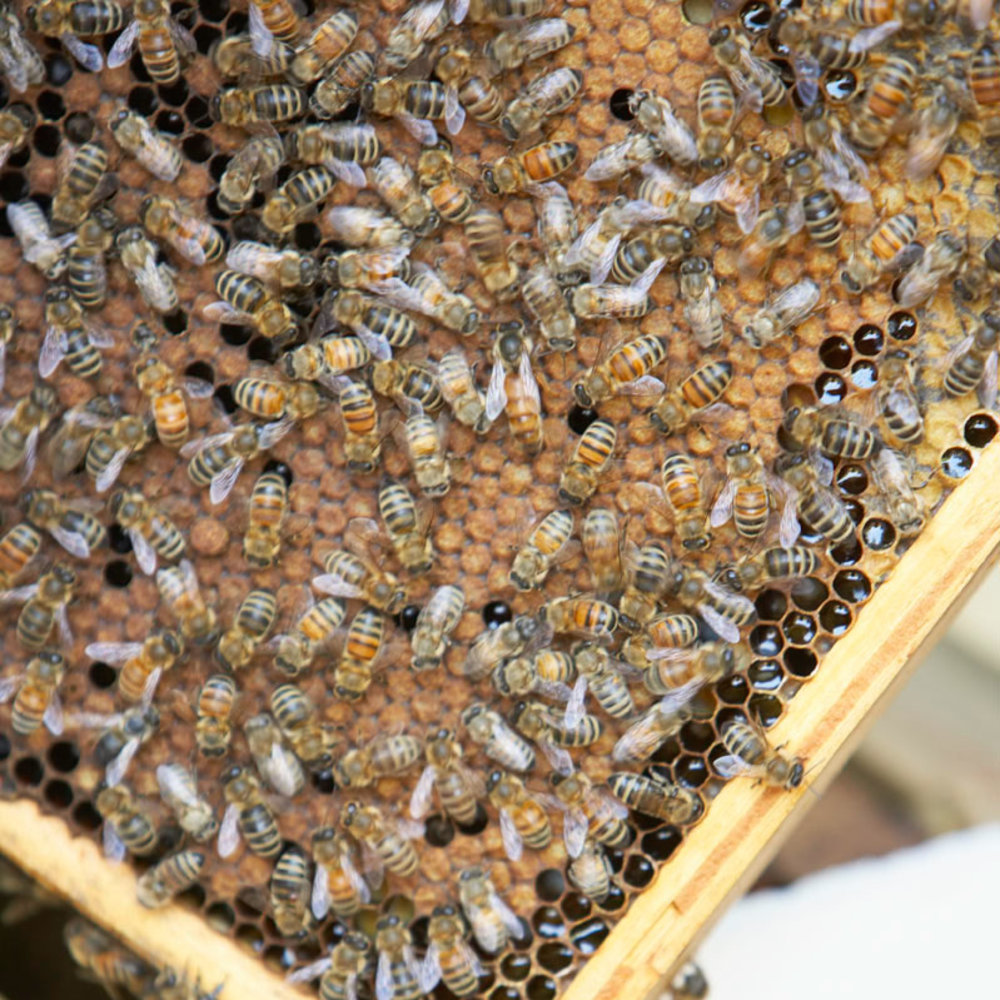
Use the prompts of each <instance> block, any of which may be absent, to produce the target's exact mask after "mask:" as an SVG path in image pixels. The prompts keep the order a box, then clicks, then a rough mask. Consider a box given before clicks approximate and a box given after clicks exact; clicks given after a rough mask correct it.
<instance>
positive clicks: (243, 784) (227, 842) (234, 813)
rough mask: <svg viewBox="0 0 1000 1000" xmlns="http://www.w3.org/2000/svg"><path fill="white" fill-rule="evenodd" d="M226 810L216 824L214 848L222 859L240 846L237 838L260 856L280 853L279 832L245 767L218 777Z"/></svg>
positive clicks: (232, 769)
mask: <svg viewBox="0 0 1000 1000" xmlns="http://www.w3.org/2000/svg"><path fill="white" fill-rule="evenodd" d="M221 780H222V793H223V795H224V796H225V799H226V803H227V805H226V811H225V812H224V813H223V815H222V823H221V824H220V826H219V839H218V843H217V846H216V849H217V850H218V852H219V857H220V858H222V859H225V858H228V857H229V856H230V855H232V854H233V853H234V852H235V850H236V848H237V847H239V843H240V837H241V835H242V837H243V839H244V840H245V841H246V842H247V847H249V848H250V850H251V851H253V853H254V854H256V855H259V856H260V857H262V858H273V857H276V856H277V855H278V854H280V853H281V846H282V841H281V832H280V830H279V829H278V822H277V819H276V818H275V815H274V812H273V811H272V809H271V807H270V806H269V805H268V804H267V802H266V801H265V800H264V797H263V795H261V790H260V785H259V784H258V783H257V779H256V778H255V777H254V776H253V775H252V774H251V773H250V772H249V771H247V770H245V769H244V768H242V767H239V766H238V765H234V766H233V767H231V768H229V769H228V770H226V771H224V772H223V773H222V776H221Z"/></svg>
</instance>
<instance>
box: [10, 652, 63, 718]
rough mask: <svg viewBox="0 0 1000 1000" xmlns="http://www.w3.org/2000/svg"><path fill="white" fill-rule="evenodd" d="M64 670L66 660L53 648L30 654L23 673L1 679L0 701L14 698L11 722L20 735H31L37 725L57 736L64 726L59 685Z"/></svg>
mask: <svg viewBox="0 0 1000 1000" xmlns="http://www.w3.org/2000/svg"><path fill="white" fill-rule="evenodd" d="M65 673H66V660H65V658H64V657H63V655H62V654H61V653H57V652H55V651H54V650H42V651H41V652H39V653H38V655H37V656H34V657H32V659H31V660H30V661H29V663H28V666H27V667H26V668H25V670H24V673H23V674H15V675H13V676H8V677H4V678H3V679H2V680H0V704H5V703H6V702H8V701H10V700H11V698H13V699H14V703H13V705H12V706H11V713H10V725H11V729H13V730H14V732H15V733H17V734H18V735H19V736H30V735H31V734H32V733H33V732H35V731H36V730H37V729H38V728H39V727H40V726H43V725H44V726H45V728H46V729H47V730H48V731H49V732H50V733H52V735H53V736H60V735H61V734H62V732H63V728H64V721H63V720H64V716H63V708H62V702H61V701H60V698H59V685H60V683H61V682H62V679H63V677H64V676H65Z"/></svg>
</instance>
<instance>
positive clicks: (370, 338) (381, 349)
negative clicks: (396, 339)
mask: <svg viewBox="0 0 1000 1000" xmlns="http://www.w3.org/2000/svg"><path fill="white" fill-rule="evenodd" d="M355 332H356V333H357V335H358V337H359V338H360V340H361V342H362V343H363V344H364V345H365V347H367V348H368V350H369V351H371V354H372V357H373V358H377V359H378V360H379V361H388V360H389V359H390V358H391V357H392V345H391V344H390V343H389V341H388V340H387V339H386V337H385V336H384V335H383V334H381V333H376V332H375V331H374V330H371V329H369V328H368V327H367V326H365V325H364V323H359V324H358V326H357V330H356V331H355Z"/></svg>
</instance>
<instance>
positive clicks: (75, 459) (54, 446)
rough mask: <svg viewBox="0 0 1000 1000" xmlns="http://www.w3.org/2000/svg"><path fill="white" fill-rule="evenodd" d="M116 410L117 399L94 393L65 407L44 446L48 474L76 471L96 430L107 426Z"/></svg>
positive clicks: (56, 475) (64, 474) (61, 475)
mask: <svg viewBox="0 0 1000 1000" xmlns="http://www.w3.org/2000/svg"><path fill="white" fill-rule="evenodd" d="M120 414H121V411H120V409H119V408H118V404H117V402H116V401H115V400H114V399H112V398H111V397H108V396H94V397H93V398H91V399H89V400H88V401H87V402H86V403H81V404H79V405H77V406H74V407H72V408H71V409H69V410H67V411H66V412H65V413H64V414H63V416H62V420H61V422H60V425H59V428H58V430H57V431H56V433H55V435H54V436H53V437H52V438H51V439H50V440H49V443H48V445H47V446H46V449H45V457H46V459H47V462H48V465H49V468H50V469H51V471H52V478H53V479H57V480H59V479H65V478H66V477H67V476H69V475H70V474H71V473H73V472H76V471H77V469H78V468H79V467H80V464H81V463H82V462H83V459H84V456H85V455H86V454H87V448H88V447H89V445H90V441H91V439H92V438H93V436H94V434H95V433H96V431H97V430H98V429H99V428H104V429H106V428H108V427H110V426H111V424H112V423H113V422H114V420H115V419H116V418H117V417H118V416H120Z"/></svg>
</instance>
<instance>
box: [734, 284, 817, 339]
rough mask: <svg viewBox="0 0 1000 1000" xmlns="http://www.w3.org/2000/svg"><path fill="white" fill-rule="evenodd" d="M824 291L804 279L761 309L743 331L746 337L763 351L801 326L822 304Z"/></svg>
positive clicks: (784, 290)
mask: <svg viewBox="0 0 1000 1000" xmlns="http://www.w3.org/2000/svg"><path fill="white" fill-rule="evenodd" d="M821 294H822V293H821V292H820V287H819V285H818V284H816V282H815V281H813V280H812V278H803V279H802V280H801V281H797V282H796V283H795V284H794V285H790V286H789V287H788V288H784V289H782V290H781V291H780V292H779V293H778V294H777V295H776V296H774V298H773V299H771V300H770V301H769V302H768V303H767V304H766V305H764V306H763V307H762V308H760V309H758V310H757V312H756V313H755V314H754V316H753V318H752V319H751V320H750V321H749V322H748V323H747V324H746V325H745V326H744V327H743V336H744V338H745V339H746V341H747V342H748V343H749V344H750V345H751V346H752V347H763V346H764V345H765V344H769V343H771V342H772V341H775V340H777V339H778V337H780V336H782V335H783V334H785V333H787V332H788V331H789V330H791V329H792V328H793V327H795V326H798V324H799V323H801V322H802V321H803V320H804V319H805V318H806V317H807V316H809V314H810V313H811V312H812V311H813V310H814V309H815V308H816V306H817V305H818V304H819V300H820V296H821Z"/></svg>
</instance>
